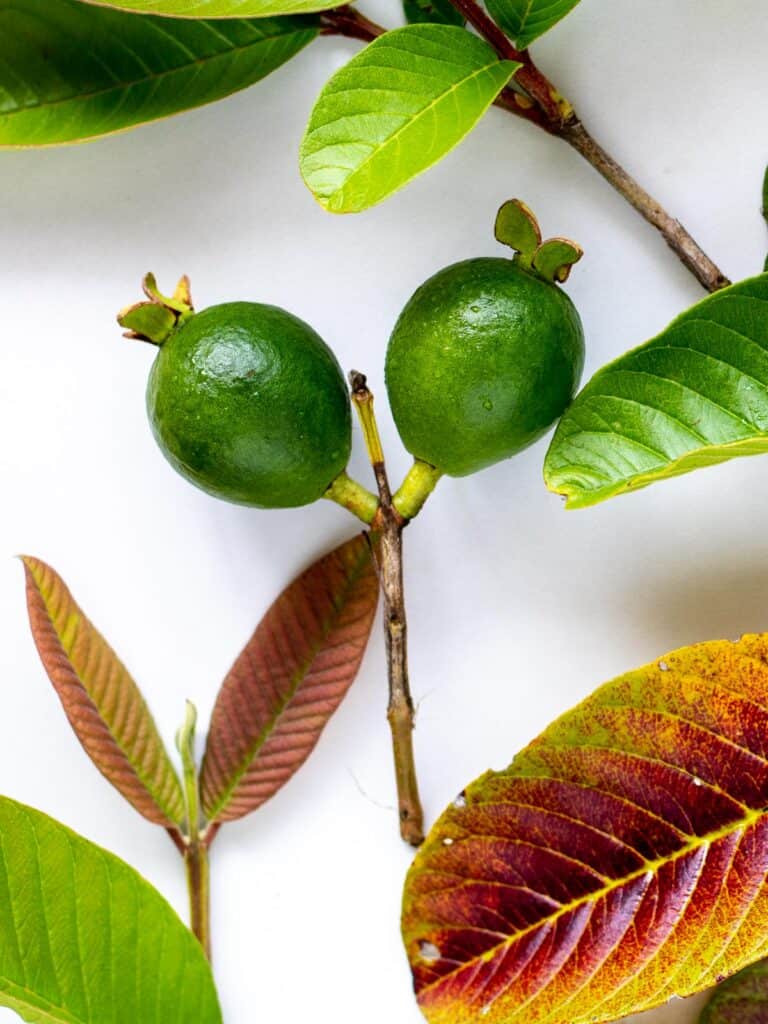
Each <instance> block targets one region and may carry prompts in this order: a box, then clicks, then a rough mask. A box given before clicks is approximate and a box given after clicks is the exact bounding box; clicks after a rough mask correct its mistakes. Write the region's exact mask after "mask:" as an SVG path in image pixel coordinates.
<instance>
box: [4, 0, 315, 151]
mask: <svg viewBox="0 0 768 1024" xmlns="http://www.w3.org/2000/svg"><path fill="white" fill-rule="evenodd" d="M317 32H318V26H317V24H316V20H315V19H312V18H282V19H267V20H250V21H246V20H236V21H216V22H207V21H183V20H178V19H168V18H152V17H137V16H136V15H135V14H125V13H123V12H122V11H115V10H109V9H107V8H103V7H93V6H91V5H90V4H84V3H80V2H79V0H14V2H13V3H2V4H0V146H43V145H54V144H57V143H65V142H75V141H82V140H86V139H92V138H95V137H97V136H99V135H108V134H110V133H112V132H117V131H122V130H124V129H126V128H132V127H134V126H135V125H138V124H143V123H144V122H147V121H156V120H158V119H159V118H163V117H167V116H168V115H170V114H176V113H179V112H180V111H182V110H188V109H190V108H192V107H199V106H201V105H202V104H204V103H210V102H211V101H212V100H218V99H222V98H223V97H224V96H228V95H230V93H233V92H236V91H237V90H238V89H243V88H245V87H246V86H248V85H251V84H253V83H254V82H257V81H259V79H261V78H264V77H265V76H266V75H268V74H269V73H270V72H271V71H274V70H275V68H278V67H280V65H281V64H284V63H285V61H287V60H289V58H291V57H292V56H293V55H294V54H296V53H297V52H298V51H299V50H301V49H302V48H303V47H304V46H306V45H307V43H309V42H310V41H311V40H312V39H314V37H315V36H316V35H317Z"/></svg>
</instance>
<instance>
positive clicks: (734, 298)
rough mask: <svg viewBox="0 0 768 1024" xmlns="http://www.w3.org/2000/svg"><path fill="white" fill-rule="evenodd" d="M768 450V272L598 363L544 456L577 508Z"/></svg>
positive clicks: (553, 483)
mask: <svg viewBox="0 0 768 1024" xmlns="http://www.w3.org/2000/svg"><path fill="white" fill-rule="evenodd" d="M764 452H768V275H767V274H763V275H761V276H759V277H754V278H751V279H749V280H747V281H741V282H739V283H738V284H734V285H731V286H730V287H729V288H724V289H722V291H719V292H715V294H714V295H710V296H708V297H707V298H706V299H703V300H702V301H701V302H699V303H697V304H696V305H695V306H692V307H691V309H689V310H687V311H686V312H685V313H683V314H682V315H681V316H679V317H677V319H676V320H673V321H672V323H671V324H670V325H669V327H667V328H666V330H664V331H662V332H661V334H659V335H658V336H657V337H655V338H654V339H653V340H652V341H649V342H647V343H646V344H645V345H641V346H640V347H639V348H636V349H634V350H633V351H631V352H628V353H627V354H626V355H623V356H621V357H620V358H619V359H617V360H615V362H613V363H609V364H608V366H605V367H603V369H601V370H598V372H597V373H596V374H595V375H594V377H593V378H592V379H591V380H590V381H589V383H588V384H587V385H586V387H585V388H584V389H583V390H582V391H581V392H580V394H578V395H577V396H576V399H575V400H574V402H573V404H572V405H571V406H570V408H569V409H568V410H567V411H566V413H565V415H564V416H563V418H562V419H561V420H560V423H559V425H558V428H557V430H556V432H555V436H554V437H553V439H552V443H551V445H550V447H549V451H548V452H547V455H546V459H545V461H544V478H545V480H546V484H547V487H548V488H549V489H550V490H551V491H555V492H557V493H558V494H563V495H565V497H566V498H567V507H568V508H584V507H586V506H588V505H595V504H597V503H598V502H600V501H604V500H605V499H606V498H612V497H613V496H614V495H616V494H623V493H624V492H626V491H631V490H637V489H638V488H640V487H646V486H647V485H648V484H650V483H653V482H654V481H655V480H666V479H668V478H670V477H673V476H678V475H680V474H681V473H688V472H690V471H691V470H694V469H700V468H702V467H704V466H711V465H714V464H715V463H718V462H724V461H726V460H727V459H732V458H735V457H736V456H740V455H760V454H762V453H764Z"/></svg>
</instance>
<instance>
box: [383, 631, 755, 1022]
mask: <svg viewBox="0 0 768 1024" xmlns="http://www.w3.org/2000/svg"><path fill="white" fill-rule="evenodd" d="M766 873H768V635H760V636H747V637H744V638H742V640H740V641H738V642H736V643H731V642H727V641H716V642H711V643H703V644H698V645H695V646H693V647H688V648H682V649H681V650H679V651H675V652H673V653H672V654H668V655H666V656H665V657H664V658H662V659H660V660H659V661H657V662H655V663H653V664H651V665H647V666H645V667H644V668H642V669H639V670H638V671H635V672H630V673H628V674H626V675H624V676H621V677H619V678H618V679H615V680H614V681H613V682H611V683H608V684H607V685H605V686H603V687H602V688H601V689H599V690H597V691H596V693H594V694H593V695H592V696H591V697H590V698H588V699H587V700H586V701H584V702H583V703H582V704H580V705H579V706H578V707H576V708H575V709H573V710H571V711H569V712H568V713H567V714H565V715H563V717H562V718H560V719H559V720H558V721H556V722H555V723H554V724H553V725H551V726H550V727H549V728H548V729H547V730H546V731H545V732H544V733H543V734H542V735H541V736H539V737H538V739H536V740H534V742H533V743H531V744H530V746H528V747H527V748H526V749H525V750H523V752H522V753H521V754H519V755H518V756H517V757H516V758H515V760H514V761H513V762H512V765H511V766H510V767H509V768H508V769H507V770H506V771H502V772H488V773H487V774H486V775H483V776H482V777H481V778H480V779H478V780H477V781H476V782H474V783H473V784H472V785H471V786H470V787H469V788H468V789H467V790H466V792H465V793H463V794H462V795H461V796H460V797H459V798H457V800H456V801H455V802H454V803H453V804H452V806H451V807H449V808H448V810H447V811H446V812H445V813H444V814H443V815H442V817H441V818H440V819H439V821H438V822H437V824H436V825H435V827H434V828H433V830H432V831H431V833H430V835H429V837H428V839H427V841H426V844H425V845H424V847H423V848H422V850H421V851H420V852H419V854H418V856H417V857H416V860H415V862H414V865H413V867H412V869H411V871H410V873H409V875H408V879H407V882H406V887H405V895H404V907H403V935H404V940H405V943H406V947H407V951H408V956H409V958H410V961H411V966H412V970H413V976H414V982H415V988H416V994H417V997H418V1001H419V1003H420V1005H421V1009H422V1010H423V1012H424V1014H425V1016H426V1017H427V1019H428V1020H429V1021H430V1022H431V1024H468V1022H470V1021H478V1022H479V1021H483V1022H487V1024H501V1022H504V1024H587V1022H589V1024H600V1022H604V1021H613V1020H616V1019H618V1018H621V1017H624V1016H626V1015H628V1014H632V1013H638V1012H640V1011H642V1010H646V1009H649V1008H650V1007H653V1006H657V1005H659V1004H661V1003H664V1002H666V1001H667V1000H669V999H670V998H672V997H674V996H686V995H690V994H692V993H694V992H698V991H700V990H701V989H704V988H707V987H709V986H710V985H712V984H714V983H715V981H717V980H719V979H720V978H722V977H725V976H728V975H730V974H733V973H734V972H735V971H737V970H740V969H741V968H742V967H744V966H745V965H747V964H749V963H751V962H753V961H755V960H757V959H758V958H760V957H763V956H765V955H766V953H768V901H767V900H766V899H765V879H766ZM758 897H759V898H758ZM726 1019H730V1018H723V1020H726ZM734 1019H735V1018H734Z"/></svg>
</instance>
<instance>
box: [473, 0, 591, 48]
mask: <svg viewBox="0 0 768 1024" xmlns="http://www.w3.org/2000/svg"><path fill="white" fill-rule="evenodd" d="M578 2H579V0H486V6H487V8H488V11H489V13H490V15H491V17H492V18H493V20H494V21H495V22H497V23H498V24H499V25H501V27H502V28H503V29H504V31H505V32H506V33H507V34H508V35H510V36H512V38H513V39H514V40H515V42H516V43H517V46H518V47H519V49H521V50H524V49H525V48H526V47H527V46H530V45H531V43H532V42H533V41H534V40H535V39H538V38H539V36H543V35H544V33H545V32H548V31H549V30H550V29H551V28H552V26H553V25H556V24H557V23H558V21H562V19H563V18H564V17H565V16H566V14H569V13H570V12H571V11H572V10H573V8H574V7H575V6H576V5H577V4H578Z"/></svg>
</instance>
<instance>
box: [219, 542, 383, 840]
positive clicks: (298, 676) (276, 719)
mask: <svg viewBox="0 0 768 1024" xmlns="http://www.w3.org/2000/svg"><path fill="white" fill-rule="evenodd" d="M368 557H369V555H368V552H367V550H366V551H365V552H363V553H361V556H360V559H359V564H358V566H357V567H356V568H355V571H354V573H353V574H351V575H350V576H349V578H348V580H347V582H346V583H345V584H344V587H343V588H342V590H341V593H340V600H339V606H338V607H335V608H334V611H333V613H332V614H331V615H330V616H329V617H328V619H327V620H326V621H325V622H324V623H323V630H322V633H321V634H320V637H319V639H318V641H317V643H316V644H314V645H313V646H312V647H311V648H310V652H311V653H310V654H309V655H308V656H307V658H305V659H304V661H302V663H301V664H300V665H299V666H298V668H297V669H296V672H295V673H294V675H293V676H292V677H291V680H292V683H293V685H292V686H291V687H289V689H288V691H287V692H286V696H285V698H284V700H282V701H281V702H280V703H279V706H278V710H277V712H276V713H275V715H274V716H273V717H272V719H271V720H270V721H269V722H268V723H267V724H266V725H265V727H264V729H263V730H262V732H261V734H260V735H259V737H258V738H257V740H256V741H255V742H254V744H253V746H251V747H249V748H248V753H247V755H246V756H245V757H244V758H243V761H242V764H241V767H240V769H239V770H238V771H237V774H236V775H235V776H234V778H233V780H232V783H231V784H230V786H229V787H228V788H227V789H226V790H225V791H224V792H223V794H222V796H221V798H220V799H219V800H217V801H216V803H215V804H214V806H213V807H212V809H211V813H210V814H209V816H208V823H209V824H211V823H213V822H214V821H216V819H217V818H218V816H219V815H220V814H221V812H222V811H223V810H224V809H225V808H226V807H227V806H228V805H229V803H230V802H231V800H232V797H233V796H234V795H235V793H236V792H237V790H238V788H239V786H240V783H241V782H242V780H243V778H244V777H245V776H246V775H247V774H248V771H249V769H250V767H251V766H252V765H253V764H254V762H255V761H256V760H257V758H258V755H259V752H260V750H261V749H262V747H263V746H264V744H265V743H266V742H267V740H268V739H269V738H270V737H271V736H272V735H273V734H274V732H275V730H276V729H277V727H278V725H279V723H280V719H281V718H282V717H283V714H284V713H285V710H286V708H287V707H288V706H289V705H290V703H291V701H292V700H293V698H294V697H295V696H296V694H297V692H298V691H299V689H300V688H301V684H302V682H303V681H304V679H305V678H306V676H307V672H308V670H309V667H310V666H311V665H312V663H313V662H314V661H315V659H316V658H317V655H318V653H319V652H320V651H321V650H322V648H323V645H324V644H325V641H326V640H327V639H328V637H329V636H330V634H331V632H332V631H333V628H334V625H335V624H336V623H337V622H338V620H339V618H340V617H341V614H342V612H343V610H344V608H345V607H346V604H347V599H348V597H349V594H350V591H351V590H352V589H353V588H354V587H355V586H356V585H357V583H358V582H359V581H360V578H361V576H362V574H363V572H364V570H365V563H366V560H367V558H368Z"/></svg>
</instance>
